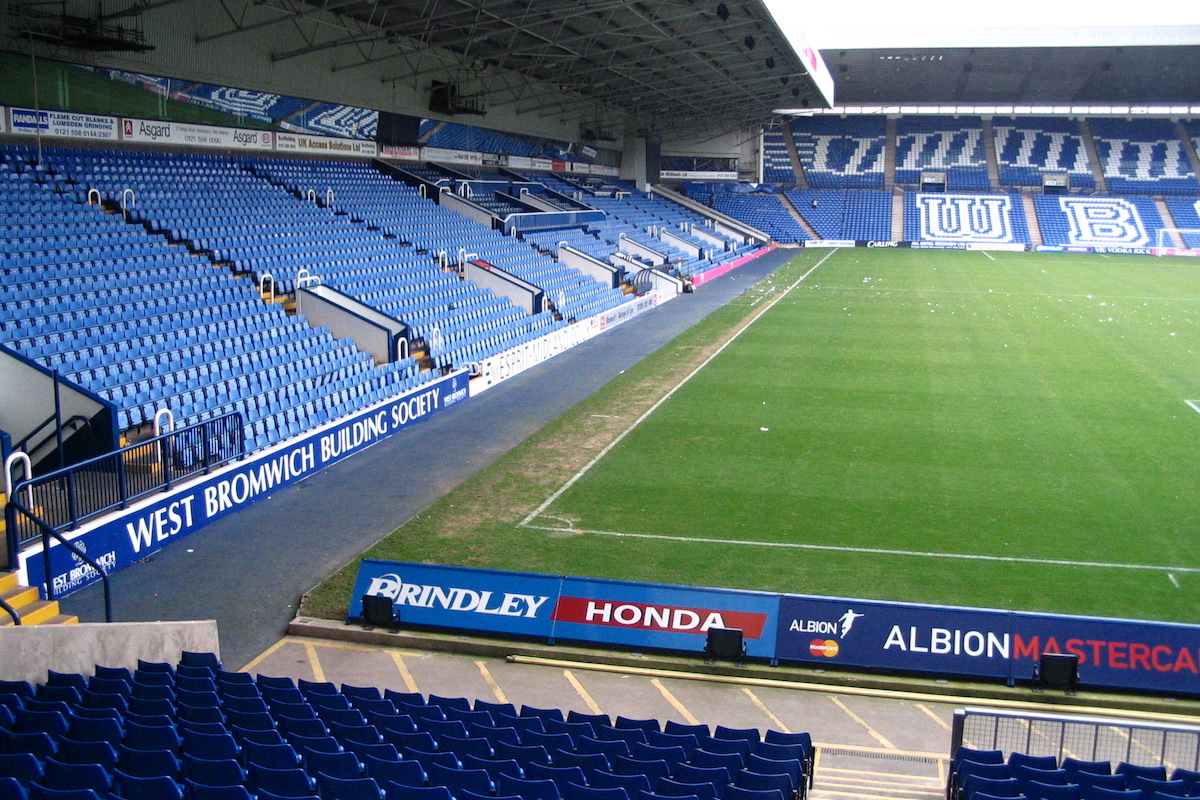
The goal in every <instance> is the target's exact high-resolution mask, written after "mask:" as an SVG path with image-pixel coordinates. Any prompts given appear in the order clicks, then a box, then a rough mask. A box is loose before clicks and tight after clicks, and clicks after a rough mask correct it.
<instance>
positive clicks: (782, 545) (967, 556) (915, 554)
mask: <svg viewBox="0 0 1200 800" xmlns="http://www.w3.org/2000/svg"><path fill="white" fill-rule="evenodd" d="M522 527H525V528H529V529H530V530H535V531H546V532H548V533H570V534H581V533H586V534H592V535H593V536H612V537H614V538H622V539H652V540H657V541H663V542H684V543H697V544H723V545H736V546H739V547H771V548H777V549H781V550H819V551H824V552H830V553H858V554H863V555H880V556H903V557H906V558H944V559H949V560H953V561H994V562H998V563H1002V564H1039V565H1042V566H1050V567H1090V568H1099V569H1129V570H1142V571H1145V572H1165V573H1167V574H1168V575H1170V574H1171V573H1173V572H1182V573H1188V574H1192V573H1200V567H1179V566H1174V567H1172V566H1159V565H1156V564H1114V563H1112V562H1110V561H1071V560H1068V559H1061V558H1031V557H1028V556H989V555H980V554H976V553H934V552H930V551H925V550H892V549H888V548H884V547H847V546H845V545H836V544H808V543H805V542H755V541H751V540H749V539H716V538H712V537H707V536H668V535H666V534H660V533H628V532H625V531H598V530H590V529H587V528H572V527H568V528H554V527H550V526H548V525H533V524H528V523H526V524H524V525H523V526H522Z"/></svg>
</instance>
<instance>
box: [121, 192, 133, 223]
mask: <svg viewBox="0 0 1200 800" xmlns="http://www.w3.org/2000/svg"><path fill="white" fill-rule="evenodd" d="M126 198H128V199H129V200H132V201H133V202H132V203H130V204H128V205H127V204H126V203H125V200H126ZM129 205H135V206H136V205H137V192H135V191H133V189H125V191H123V192H121V214H122V215H123V216H124V217H125V220H126V221H127V222H128V221H129Z"/></svg>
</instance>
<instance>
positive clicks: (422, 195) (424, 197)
mask: <svg viewBox="0 0 1200 800" xmlns="http://www.w3.org/2000/svg"><path fill="white" fill-rule="evenodd" d="M417 191H419V192H420V193H421V199H422V200H428V199H429V197H428V196H427V195H426V193H425V184H423V183H422V184H420V185H418V186H417Z"/></svg>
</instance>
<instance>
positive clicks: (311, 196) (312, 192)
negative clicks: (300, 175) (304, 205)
mask: <svg viewBox="0 0 1200 800" xmlns="http://www.w3.org/2000/svg"><path fill="white" fill-rule="evenodd" d="M304 199H305V200H311V201H313V202H314V203H315V202H317V190H316V189H309V190H308V191H307V192H305V193H304Z"/></svg>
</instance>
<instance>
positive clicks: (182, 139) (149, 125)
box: [121, 118, 275, 150]
mask: <svg viewBox="0 0 1200 800" xmlns="http://www.w3.org/2000/svg"><path fill="white" fill-rule="evenodd" d="M121 138H122V139H123V140H125V141H127V142H143V143H146V144H175V145H183V146H186V147H219V148H228V149H233V150H270V149H272V148H273V147H274V146H275V134H274V133H272V132H271V131H253V130H247V129H245V128H218V127H215V126H212V125H193V124H191V123H188V122H162V121H161V120H150V119H128V118H127V119H123V120H121Z"/></svg>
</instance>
